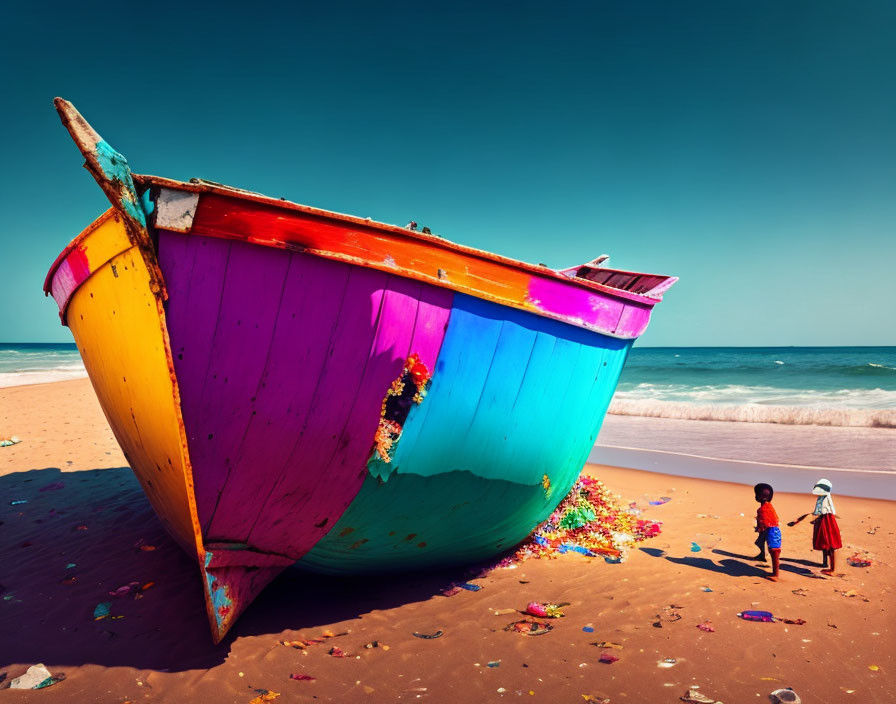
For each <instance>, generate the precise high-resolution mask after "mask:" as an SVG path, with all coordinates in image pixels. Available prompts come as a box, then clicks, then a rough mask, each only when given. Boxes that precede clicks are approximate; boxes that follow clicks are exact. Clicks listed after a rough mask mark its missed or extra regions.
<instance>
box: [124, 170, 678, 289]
mask: <svg viewBox="0 0 896 704" xmlns="http://www.w3.org/2000/svg"><path fill="white" fill-rule="evenodd" d="M133 179H134V181H135V183H137V184H139V185H140V186H142V187H144V188H149V187H152V186H155V187H159V188H169V189H172V190H177V191H187V192H190V193H199V194H202V193H211V194H215V195H219V196H224V197H228V198H235V199H238V200H248V201H252V202H255V203H260V204H263V205H268V206H272V207H275V208H280V209H283V210H290V211H297V212H301V213H305V214H307V215H312V216H316V217H321V218H325V219H328V220H336V221H341V222H345V223H351V224H353V225H358V226H361V227H364V228H370V229H373V230H377V231H380V232H389V233H392V234H395V235H399V236H401V237H405V238H407V239H409V240H417V241H418V242H423V243H425V244H427V245H430V246H433V247H435V248H438V249H442V250H448V251H453V252H456V253H459V254H462V255H467V256H473V257H477V258H479V259H484V260H488V261H492V262H495V263H498V264H502V265H504V266H509V267H512V268H515V269H517V270H519V271H523V272H526V273H529V274H537V275H538V276H543V277H547V278H551V279H554V280H555V281H560V282H563V283H567V284H574V285H576V286H577V287H579V288H583V289H586V290H589V291H598V292H600V293H604V294H607V295H609V296H614V297H616V298H621V299H624V300H629V301H635V302H637V303H640V304H642V305H647V306H650V307H653V306H654V305H656V304H657V303H659V302H660V301H661V300H662V296H660V297H653V296H647V295H645V294H638V293H632V292H631V291H626V290H624V289H617V288H613V287H612V286H606V285H603V284H599V283H597V282H595V281H590V280H588V279H582V278H578V277H574V276H568V275H566V274H563V273H561V272H560V271H558V270H556V269H551V268H550V267H547V266H539V265H537V264H530V263H528V262H523V261H520V260H518V259H512V258H510V257H505V256H503V255H500V254H495V253H494V252H488V251H486V250H482V249H476V248H475V247H470V246H468V245H463V244H458V243H457V242H452V241H451V240H448V239H445V238H443V237H439V236H437V235H428V234H425V233H423V232H418V231H416V230H410V229H408V228H406V227H401V226H399V225H390V224H388V223H382V222H378V221H376V220H371V219H368V218H362V217H358V216H357V215H347V214H345V213H338V212H335V211H331V210H324V209H322V208H315V207H313V206H309V205H302V204H300V203H294V202H292V201H288V200H286V199H283V198H273V197H271V196H265V195H263V194H261V193H255V192H253V191H246V190H242V189H239V188H234V187H232V186H225V185H223V184H217V183H213V182H209V181H198V182H197V183H192V182H190V183H187V182H184V181H177V180H175V179H169V178H166V177H164V176H152V175H148V174H133ZM163 229H164V228H163ZM257 244H262V245H265V243H264V242H258V243H257ZM267 246H273V244H272V243H271V244H268V245H267ZM579 266H584V265H583V264H580V265H579ZM572 268H575V267H572ZM626 273H632V274H638V275H643V276H662V277H665V278H666V279H674V281H673V282H672V283H673V284H674V283H675V281H677V280H678V278H677V277H674V276H670V275H667V274H651V273H647V272H626ZM671 285H672V284H670V286H671Z"/></svg>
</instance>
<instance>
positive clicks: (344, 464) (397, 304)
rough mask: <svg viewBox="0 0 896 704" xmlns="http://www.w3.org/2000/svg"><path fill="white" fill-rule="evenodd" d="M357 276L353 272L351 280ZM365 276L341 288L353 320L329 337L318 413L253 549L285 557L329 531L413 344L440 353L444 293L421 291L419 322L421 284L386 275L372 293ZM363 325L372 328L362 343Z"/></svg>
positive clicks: (357, 482) (362, 470)
mask: <svg viewBox="0 0 896 704" xmlns="http://www.w3.org/2000/svg"><path fill="white" fill-rule="evenodd" d="M356 274H357V270H353V271H352V277H353V281H354V280H355V279H357V278H358V277H357V276H356ZM364 279H367V277H361V281H360V282H359V285H360V288H358V287H357V286H356V287H355V290H352V289H351V287H350V290H349V291H348V292H347V295H346V298H345V303H344V305H343V312H342V315H343V317H344V318H345V319H346V322H347V323H348V322H349V321H351V320H352V319H354V320H356V321H357V322H356V324H355V325H351V324H346V325H342V326H341V328H342V329H341V330H340V331H339V333H340V334H337V337H336V339H335V340H334V341H333V342H334V345H335V348H334V350H333V353H332V359H331V360H330V363H329V364H328V366H327V368H326V369H325V371H324V374H323V377H322V380H321V384H320V387H321V388H320V389H318V393H317V394H316V396H317V400H316V403H315V404H314V405H315V408H316V409H317V411H318V413H316V414H315V417H314V418H312V419H311V421H313V423H312V422H310V423H309V427H307V428H306V429H305V430H304V431H303V434H302V437H301V438H300V441H299V442H298V443H297V445H296V447H295V449H294V451H293V463H294V466H292V467H291V470H292V471H290V472H288V473H286V474H285V475H284V476H283V477H282V479H281V481H280V483H279V484H278V486H277V487H276V488H275V490H274V491H273V492H272V495H271V498H270V500H269V501H268V502H267V504H266V505H265V508H264V510H263V511H262V513H261V515H260V517H259V520H258V523H257V524H256V526H255V528H254V529H253V531H252V533H251V535H250V536H249V541H248V542H249V543H250V544H251V545H253V546H254V547H257V548H259V549H270V548H269V547H268V546H279V548H280V550H281V551H283V552H286V554H290V555H301V554H304V552H306V551H307V550H308V549H309V548H310V547H311V546H312V545H313V544H314V542H315V541H316V540H317V539H318V538H319V537H321V536H322V535H323V534H324V533H326V532H327V531H328V530H329V528H330V527H331V526H332V525H333V523H334V522H335V521H336V520H338V518H339V516H340V515H341V513H342V511H343V510H344V508H345V507H346V506H347V505H348V503H350V501H351V500H352V499H353V498H354V496H355V494H356V493H357V491H358V490H359V489H360V486H361V483H362V482H363V479H364V475H365V474H366V463H367V460H368V459H369V457H370V452H371V448H372V438H373V436H374V434H375V432H376V427H377V424H378V422H379V414H380V409H381V405H382V401H383V397H384V395H385V392H386V390H387V389H388V388H389V386H390V385H391V383H392V382H393V381H394V380H395V379H396V378H397V377H398V376H399V374H400V373H401V369H402V368H403V365H404V363H405V360H406V359H407V357H408V355H409V354H410V353H411V352H414V351H416V349H413V350H412V349H411V345H412V341H413V342H414V344H417V345H418V346H419V347H420V349H421V352H422V353H424V354H426V355H427V356H428V357H431V358H433V359H434V357H435V356H436V355H437V353H438V348H439V345H440V344H441V339H442V336H443V335H444V321H445V320H447V315H448V309H447V306H448V304H450V296H448V297H445V296H443V295H440V294H435V295H430V296H427V298H428V299H429V300H426V301H425V302H424V310H423V313H424V319H425V322H424V320H423V319H421V323H420V324H419V325H417V324H415V321H417V320H418V319H420V318H419V313H420V306H419V303H418V299H419V298H420V297H421V288H422V285H421V284H419V283H417V282H413V281H409V280H407V279H402V278H398V277H384V278H383V279H381V280H380V281H379V282H378V283H377V284H376V285H378V286H379V287H380V290H379V291H378V292H377V291H376V290H367V291H365V290H364V286H365V285H369V283H370V281H369V280H368V281H367V282H365V281H364ZM377 293H379V294H380V296H381V305H380V306H379V308H378V309H377V310H376V311H373V310H372V307H371V306H370V303H369V301H370V299H372V298H373V297H374V296H376V294H377ZM359 294H360V295H359ZM371 314H373V315H374V319H373V320H371V319H370V315H371ZM365 318H366V320H365ZM364 325H366V326H367V329H368V330H369V332H370V333H372V334H371V335H370V336H368V337H367V338H366V340H365V338H364V335H363V334H362V333H361V329H362V326H364ZM353 328H355V329H354V331H353ZM314 423H327V425H328V427H329V429H330V432H329V433H322V432H312V427H313V424H314ZM330 423H333V424H334V425H330ZM334 426H335V431H334ZM334 509H336V511H335V512H334ZM287 516H288V517H289V518H288V520H284V518H285V517H287Z"/></svg>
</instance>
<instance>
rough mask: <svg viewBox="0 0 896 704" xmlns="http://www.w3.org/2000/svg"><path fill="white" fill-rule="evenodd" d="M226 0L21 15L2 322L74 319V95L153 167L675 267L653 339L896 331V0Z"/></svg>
mask: <svg viewBox="0 0 896 704" xmlns="http://www.w3.org/2000/svg"><path fill="white" fill-rule="evenodd" d="M201 4H202V3H194V2H177V3H167V2H155V3H149V4H146V3H123V4H112V3H106V2H104V3H95V4H94V3H90V2H85V3H71V2H66V3H33V4H27V3H18V4H16V5H15V6H10V7H8V8H6V9H5V10H4V11H3V18H2V21H0V79H2V89H3V95H4V99H3V100H2V101H0V109H2V114H0V135H2V137H3V148H2V153H3V159H2V162H0V165H2V169H0V213H2V221H0V244H2V257H0V300H2V305H0V340H6V341H20V342H22V341H70V340H71V336H70V334H69V332H68V330H67V329H65V328H62V327H61V326H60V325H59V323H58V319H57V317H56V314H55V306H54V304H53V303H52V301H50V300H45V299H44V298H43V294H42V292H41V284H42V281H43V277H44V274H45V273H46V270H47V268H48V267H49V265H50V263H51V262H52V261H53V259H54V258H55V256H56V255H57V254H58V252H59V251H60V250H61V249H62V248H63V247H64V246H65V244H66V243H67V242H68V241H69V239H71V238H72V237H73V236H74V235H76V234H77V233H78V232H79V231H80V229H81V228H82V227H83V226H84V225H86V224H87V223H88V222H89V221H90V220H92V219H93V217H95V216H96V215H97V214H98V213H99V212H101V211H102V210H103V209H104V208H105V207H106V204H105V200H104V198H103V196H102V194H101V192H100V190H99V188H98V187H97V186H96V185H95V184H94V182H93V180H92V179H91V177H90V176H89V174H88V173H87V172H86V171H85V170H83V169H82V168H81V167H80V164H81V159H80V155H79V154H78V153H77V152H76V150H75V147H74V145H73V144H72V143H71V142H70V141H69V138H68V135H67V133H66V132H65V130H64V129H63V128H62V126H61V125H60V123H59V122H58V119H57V117H56V114H55V112H54V110H53V107H52V102H51V101H52V98H53V97H54V96H56V95H61V96H63V97H66V98H68V99H69V100H72V101H73V102H74V103H75V105H76V106H77V107H78V108H79V109H80V110H81V111H82V112H83V113H84V115H85V116H86V117H87V118H88V119H89V120H90V121H91V122H92V123H93V124H94V126H95V127H96V128H97V129H98V130H99V132H100V133H101V134H102V135H103V136H104V137H105V138H106V139H107V140H108V141H109V142H110V143H111V144H112V145H113V146H115V147H116V148H117V149H118V150H119V151H121V152H122V153H124V154H125V155H126V156H127V157H128V159H129V160H130V162H131V165H132V168H133V169H134V170H135V171H137V172H142V173H154V174H159V175H164V176H168V177H172V178H179V179H188V178H190V177H191V176H198V177H202V178H207V179H212V180H215V181H222V182H225V183H229V184H232V185H236V186H241V187H244V188H249V189H252V190H256V191H261V192H263V193H266V194H269V195H272V196H284V197H287V198H289V199H290V200H295V201H298V202H301V203H307V204H310V205H315V206H318V207H323V208H328V209H333V210H337V211H341V212H347V213H352V214H355V215H360V216H370V217H372V218H374V219H376V220H381V221H385V222H391V223H398V224H404V223H405V222H407V221H408V220H409V219H412V218H413V219H415V220H417V221H418V222H419V223H420V224H421V225H428V226H430V227H431V228H432V229H433V231H434V232H437V233H439V234H442V235H444V236H446V237H448V238H449V239H452V240H455V241H457V242H462V243H464V244H469V245H473V246H476V247H481V248H484V249H488V250H492V251H495V252H498V253H501V254H505V255H509V256H512V257H516V258H519V259H523V260H526V261H531V262H545V263H547V264H548V265H550V266H555V267H565V266H569V265H572V264H576V263H580V262H583V261H586V260H588V259H591V258H592V257H594V256H596V255H598V254H601V253H603V252H607V253H610V254H611V255H612V263H613V264H614V265H616V266H619V267H621V268H627V269H638V270H641V271H650V272H657V273H668V274H675V275H678V276H680V277H681V282H680V283H679V284H678V285H677V286H676V287H675V288H674V289H673V290H672V291H671V292H670V293H669V294H668V295H667V298H666V301H665V302H664V303H663V304H662V305H661V306H660V308H659V309H658V310H657V315H656V317H655V318H654V321H653V322H652V323H651V328H650V329H649V330H648V332H647V334H646V335H645V337H644V338H643V339H642V343H643V344H646V345H858V344H866V345H875V344H878V345H882V344H889V345H893V344H896V308H894V302H893V301H894V295H893V279H894V264H896V89H894V84H893V77H894V75H896V42H894V39H893V38H894V36H896V3H893V2H889V1H888V0H887V1H881V2H860V3H843V2H840V1H836V2H833V1H829V0H825V1H819V0H811V1H805V2H780V1H779V0H774V1H771V2H766V1H755V0H754V1H751V2H718V0H711V1H707V2H696V1H695V2H667V1H665V0H664V1H661V2H634V1H631V0H618V1H617V2H597V1H595V0H591V1H589V2H582V3H546V2H537V3H536V2H507V3H490V4H489V5H488V7H481V6H480V3H471V4H466V3H462V2H452V3H444V4H441V3H439V4H435V3H430V2H414V3H405V2H390V3H362V2H358V3H339V2H327V3H314V4H313V5H312V4H311V3H284V4H283V5H282V7H280V8H279V9H278V8H277V7H276V6H275V5H276V4H271V3H261V2H258V3H247V2H241V3H238V4H234V5H233V6H231V5H230V4H228V3H223V2H221V3H209V4H208V5H207V6H206V7H204V8H203V7H200V5H201ZM230 8H232V9H230Z"/></svg>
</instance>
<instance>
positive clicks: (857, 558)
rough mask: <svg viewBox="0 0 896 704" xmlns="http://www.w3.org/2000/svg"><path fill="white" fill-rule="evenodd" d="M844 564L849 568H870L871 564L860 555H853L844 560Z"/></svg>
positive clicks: (866, 558)
mask: <svg viewBox="0 0 896 704" xmlns="http://www.w3.org/2000/svg"><path fill="white" fill-rule="evenodd" d="M846 564H847V565H849V566H850V567H871V565H872V564H873V563H872V561H871V559H870V558H868V557H866V556H864V555H862V554H861V553H855V554H854V555H851V556H850V557H847V558H846Z"/></svg>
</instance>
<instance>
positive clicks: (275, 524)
mask: <svg viewBox="0 0 896 704" xmlns="http://www.w3.org/2000/svg"><path fill="white" fill-rule="evenodd" d="M387 279H388V276H387V275H386V274H384V273H381V272H376V271H370V270H365V269H358V268H352V269H351V272H350V274H349V280H348V286H347V288H346V291H345V296H344V297H343V300H342V307H341V310H340V312H339V314H338V319H337V325H336V329H335V331H334V334H333V335H332V337H331V338H330V340H329V349H328V351H327V362H326V365H325V366H324V368H323V370H322V372H321V374H320V375H319V377H318V378H317V379H316V382H317V383H316V384H315V387H314V389H313V393H312V398H311V402H310V403H309V413H308V415H307V417H306V419H305V423H304V424H303V427H302V430H301V431H300V432H299V434H298V435H297V437H296V438H295V441H294V442H292V447H291V452H290V455H289V459H288V460H287V462H286V465H285V466H284V468H283V470H282V471H281V472H280V474H279V476H278V477H276V480H275V481H274V482H273V483H272V484H271V491H270V493H269V495H268V497H267V498H266V500H265V501H264V503H263V504H261V505H259V506H256V507H252V508H253V511H254V512H255V513H256V514H257V518H256V523H255V525H254V526H253V527H252V529H251V531H250V533H249V535H248V538H247V541H246V542H248V543H249V544H250V545H252V546H253V547H254V548H256V549H259V550H267V551H271V552H278V553H281V554H286V551H285V550H284V546H283V545H282V544H280V543H279V542H278V541H277V540H276V538H274V536H277V535H279V534H280V533H281V532H282V531H283V530H285V529H286V526H282V525H281V524H283V523H286V524H287V525H289V523H290V522H291V521H292V520H294V518H295V515H294V514H293V513H292V512H290V511H289V510H287V509H286V507H287V506H291V507H292V509H293V510H296V511H300V510H302V509H304V507H305V506H306V505H307V504H308V503H309V501H311V500H312V499H314V500H317V499H320V501H321V502H322V503H321V505H317V506H315V509H317V510H318V511H321V512H324V511H326V509H325V507H330V506H336V507H339V506H342V507H343V508H344V506H346V505H348V503H349V502H350V501H351V500H352V499H353V498H354V496H355V494H356V493H357V491H358V488H359V487H360V484H361V478H360V477H358V478H357V479H355V478H352V479H351V480H350V481H348V482H345V483H338V481H337V480H336V478H335V477H334V478H331V479H332V481H333V484H331V485H330V486H329V487H328V490H327V491H324V492H323V496H320V497H318V496H315V495H314V494H313V490H314V488H315V487H316V486H317V482H318V479H319V475H320V474H321V473H323V474H324V475H325V474H326V471H325V466H324V464H323V463H324V462H325V461H326V460H328V459H329V458H330V456H331V454H332V452H331V445H332V443H333V441H334V440H335V439H336V436H337V433H338V431H337V430H335V429H336V428H342V427H343V426H342V424H343V423H344V422H345V418H346V415H347V414H348V412H349V411H350V409H351V406H352V403H353V402H354V399H355V396H356V395H357V393H358V387H359V385H360V383H361V378H362V375H363V371H364V365H365V363H366V361H367V356H368V354H369V352H370V346H371V343H372V342H373V338H374V335H375V333H376V321H377V319H378V316H379V311H380V306H381V303H382V298H383V289H384V287H385V284H386V280H387ZM384 390H385V387H384ZM287 444H290V443H289V441H287ZM365 459H366V458H365ZM296 465H299V466H304V467H307V468H308V471H298V472H297V471H295V470H294V469H293V468H294V467H295V466H296ZM274 507H276V508H274ZM339 513H340V514H341V510H340V511H339ZM331 522H332V520H331V521H330V522H328V524H326V525H329V524H330V523H331ZM325 530H326V526H319V527H318V531H321V532H320V533H318V531H314V532H313V533H309V534H308V535H304V536H301V540H302V541H303V542H304V541H305V540H307V541H309V544H308V546H307V547H304V548H300V550H301V554H304V551H305V550H307V549H308V548H310V547H311V545H312V544H313V542H314V541H315V540H316V539H317V537H319V536H320V535H322V534H323V532H325ZM293 547H295V538H294V539H293Z"/></svg>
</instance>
